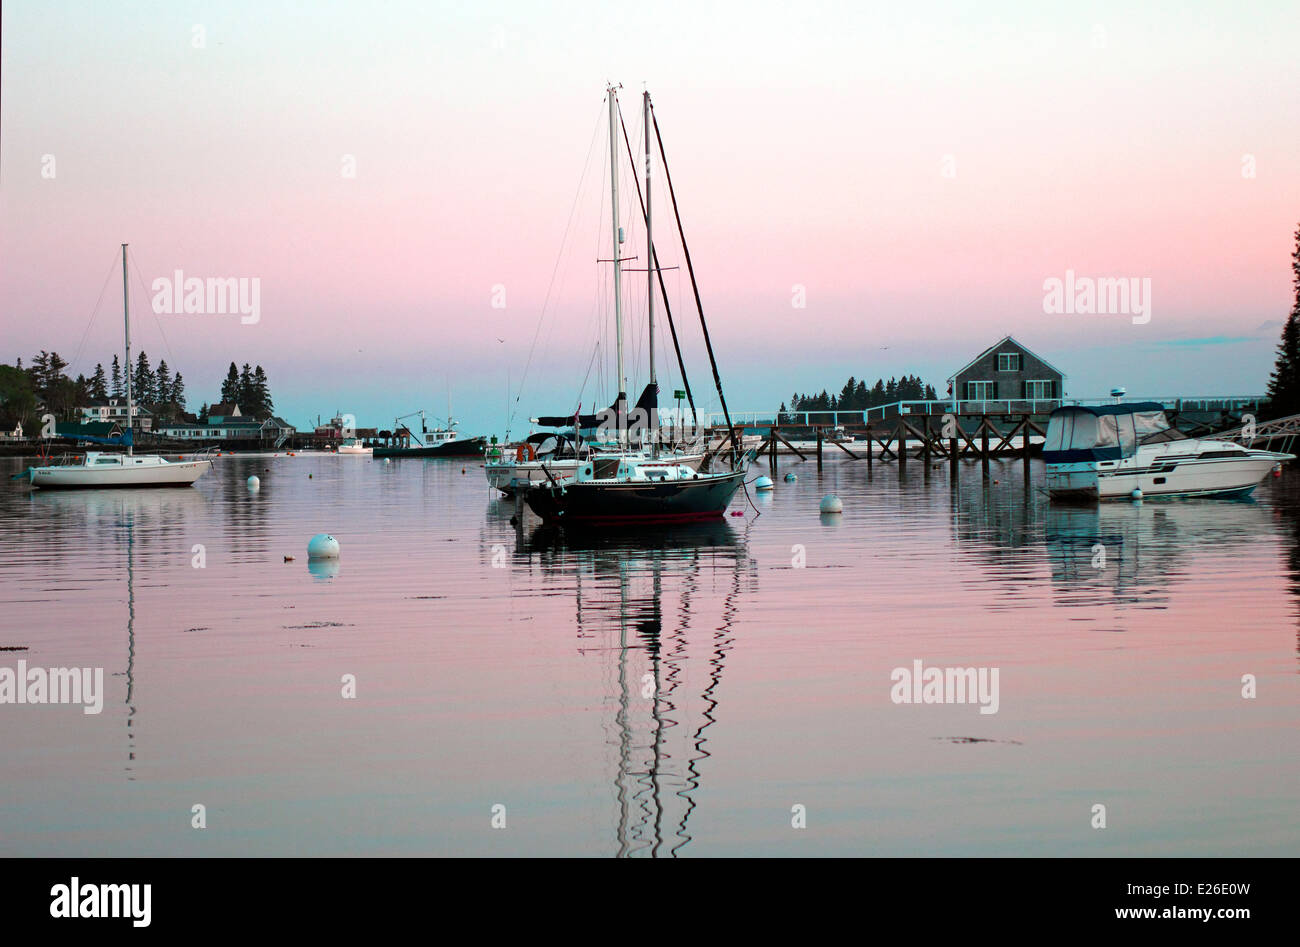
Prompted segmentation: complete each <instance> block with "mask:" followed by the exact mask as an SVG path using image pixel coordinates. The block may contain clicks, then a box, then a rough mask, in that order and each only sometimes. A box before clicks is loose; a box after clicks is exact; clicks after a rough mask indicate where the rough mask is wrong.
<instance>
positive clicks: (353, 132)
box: [0, 0, 1300, 434]
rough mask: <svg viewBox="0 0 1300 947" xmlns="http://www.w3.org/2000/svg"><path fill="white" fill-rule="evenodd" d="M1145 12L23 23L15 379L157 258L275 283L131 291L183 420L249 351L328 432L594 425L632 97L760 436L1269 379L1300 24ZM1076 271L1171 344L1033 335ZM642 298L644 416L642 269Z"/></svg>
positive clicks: (255, 14)
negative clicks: (1132, 300)
mask: <svg viewBox="0 0 1300 947" xmlns="http://www.w3.org/2000/svg"><path fill="white" fill-rule="evenodd" d="M1132 6H1133V4H1130V3H1126V2H1114V3H1109V2H1101V3H1088V4H1079V5H1074V6H1073V7H1072V8H1070V9H1063V8H1062V5H1059V4H1049V5H1043V4H1038V3H1029V2H1025V3H997V2H979V3H974V2H971V3H955V2H953V3H943V4H914V3H908V4H899V3H891V4H861V3H845V4H825V3H807V2H805V3H799V4H797V5H795V4H776V3H763V2H749V3H744V4H738V3H737V4H726V3H721V4H714V3H707V2H702V0H690V2H681V3H676V2H659V3H655V4H652V5H649V6H638V5H631V4H611V3H547V4H538V3H523V2H519V3H499V4H494V3H488V2H484V3H474V4H470V3H463V4H451V3H446V4H444V3H429V2H410V3H396V2H395V3H361V2H338V3H325V2H319V3H289V2H276V0H256V2H234V0H228V2H221V3H216V2H185V0H165V2H90V0H87V2H80V3H72V2H33V0H28V2H10V3H5V4H4V8H3V63H2V65H3V76H2V79H3V84H2V93H0V95H2V98H0V109H2V114H0V119H2V123H0V128H2V135H3V139H2V141H0V261H2V262H0V307H2V310H0V311H2V312H3V329H4V331H3V334H2V335H0V360H3V361H5V362H9V363H12V362H13V361H14V359H15V358H16V357H22V358H23V360H24V363H26V362H27V361H28V360H30V358H31V356H32V355H33V354H35V353H36V352H37V351H39V350H40V349H55V350H58V351H59V352H60V354H62V355H63V357H64V358H66V359H69V360H70V361H73V359H74V356H77V357H76V359H75V361H73V364H72V365H71V367H70V371H71V373H72V374H74V375H75V374H77V373H78V372H84V373H85V374H87V375H89V374H90V373H91V371H93V369H94V365H95V363H96V362H97V361H102V362H103V363H105V365H107V364H108V362H109V361H110V360H111V358H112V356H113V354H114V353H115V352H119V351H120V348H121V278H120V274H119V275H117V276H116V277H115V278H114V280H110V282H109V284H108V288H107V289H106V290H105V291H104V294H103V298H102V300H101V301H100V303H99V306H98V308H97V309H96V305H95V304H96V299H97V297H99V296H100V292H101V287H103V286H104V285H105V278H106V276H107V275H108V273H109V271H110V267H111V266H112V265H113V263H114V259H115V256H116V254H118V253H119V252H120V250H119V245H120V244H121V243H122V242H129V243H130V244H131V247H132V253H133V255H134V260H135V264H136V266H138V268H139V271H140V273H141V275H142V276H143V278H144V281H145V282H146V283H149V282H151V281H152V280H153V279H154V278H156V277H160V276H166V277H170V276H171V275H172V273H173V272H174V271H175V270H177V269H180V270H183V271H184V273H185V275H186V276H197V277H200V278H206V277H237V278H238V277H244V278H250V279H251V278H257V279H258V280H260V285H261V317H260V321H259V322H257V323H256V324H252V325H244V324H241V321H240V319H239V317H238V316H236V315H217V314H210V315H165V314H164V315H154V314H153V313H151V312H150V309H149V300H148V295H147V293H146V290H145V289H144V288H142V287H141V286H140V285H139V284H136V285H134V286H133V290H132V293H133V300H132V305H133V313H134V318H133V336H134V339H133V342H134V344H135V346H136V347H137V348H144V349H145V350H146V351H147V352H148V353H149V355H150V357H151V358H152V360H153V361H154V362H155V363H156V362H157V360H158V358H159V357H165V358H166V359H167V362H168V363H169V365H170V366H171V367H172V368H173V369H180V370H181V371H182V373H183V374H184V376H185V379H186V383H187V388H188V395H189V401H190V407H191V409H194V410H196V409H197V408H198V407H199V405H200V404H201V403H202V402H204V401H213V400H215V399H216V396H217V389H218V386H219V384H220V380H221V377H222V376H223V375H224V373H225V369H226V366H227V364H228V363H229V362H230V361H232V360H234V361H237V362H240V363H242V362H245V361H247V362H251V363H254V364H261V365H263V366H264V367H265V368H266V370H267V373H268V374H269V377H270V381H271V386H272V392H273V394H274V395H275V399H276V408H277V413H279V414H281V415H282V416H283V417H285V418H286V419H287V420H289V421H290V422H291V423H294V424H297V425H299V426H300V427H301V426H306V425H309V424H310V423H314V421H315V418H316V416H317V415H318V414H319V415H322V416H324V417H328V416H329V415H330V414H332V413H333V412H335V411H336V410H338V411H345V412H351V413H354V414H355V415H356V416H357V418H358V420H359V421H360V423H361V424H362V425H365V426H379V427H386V426H389V425H390V424H391V422H392V419H393V417H394V416H395V415H398V414H405V413H407V412H410V411H414V410H416V409H418V408H427V409H429V411H430V412H431V413H432V414H433V415H437V416H441V415H443V414H444V413H445V411H446V402H447V398H448V393H450V396H451V398H452V401H453V408H454V410H455V413H456V415H457V416H458V417H460V418H462V425H463V427H464V428H465V429H466V430H467V431H472V432H474V433H480V432H482V433H498V434H500V433H503V432H504V429H505V418H506V410H507V401H508V392H512V393H513V394H519V393H520V381H521V379H523V378H525V372H527V374H526V384H525V385H524V386H523V388H522V400H521V402H520V412H519V413H520V415H521V416H522V417H523V418H525V419H526V418H527V416H528V415H529V414H533V415H535V414H539V413H551V412H556V413H560V412H564V411H567V410H570V409H572V408H573V407H574V405H575V404H576V402H577V401H578V400H581V401H582V402H583V405H584V408H586V409H590V408H591V407H592V406H593V405H594V403H595V402H597V401H601V400H605V401H606V403H607V401H608V397H609V390H610V386H611V384H612V375H613V371H612V351H610V350H609V348H608V346H607V347H606V348H605V349H603V350H602V351H601V353H600V354H599V355H597V356H596V357H594V358H593V355H594V354H595V353H594V346H595V345H596V343H597V340H598V339H599V338H602V337H612V336H610V332H611V331H612V330H610V329H609V322H610V312H609V305H608V297H609V289H608V284H609V282H610V268H609V265H608V264H599V263H597V262H596V261H597V258H608V257H609V255H610V249H611V248H610V241H609V218H608V214H609V210H608V201H609V186H608V180H607V177H606V175H607V168H606V163H607V161H608V145H607V143H606V140H605V138H604V134H605V127H604V124H603V119H604V111H603V109H604V104H603V101H604V100H603V97H604V90H605V86H606V83H607V82H609V81H614V82H621V83H622V84H623V90H622V93H621V98H622V105H623V112H624V116H625V119H626V121H627V124H628V130H629V133H630V134H631V135H632V138H633V143H634V145H635V144H636V143H637V142H638V141H639V138H640V115H641V112H640V94H641V91H642V89H643V88H648V89H649V90H650V92H651V94H652V96H653V98H654V102H655V106H656V111H657V114H658V117H659V122H660V125H661V128H662V130H663V134H664V138H665V145H666V147H667V150H668V158H669V161H670V162H671V170H672V173H673V180H674V184H675V185H676V187H677V190H678V199H679V201H680V205H681V211H682V215H683V221H684V225H685V228H686V234H687V238H688V239H689V241H690V247H691V253H692V257H693V262H694V265H695V270H696V274H697V276H698V278H699V283H700V291H701V294H702V298H703V303H704V306H705V311H706V315H707V316H708V318H709V327H710V331H711V333H712V336H713V343H714V347H715V349H716V351H717V354H718V358H719V367H720V369H721V372H722V377H723V381H724V383H725V384H726V386H727V398H728V402H729V403H730V405H731V406H732V408H733V410H737V411H742V410H743V411H757V410H771V409H772V408H774V407H775V406H776V405H777V404H778V403H779V402H780V401H782V400H784V399H788V397H789V395H790V393H791V392H792V391H795V390H799V391H807V390H820V389H821V388H823V387H826V388H832V389H837V388H838V387H839V385H840V384H841V383H842V382H843V380H844V379H845V378H846V377H847V376H848V375H850V374H853V375H855V376H858V377H860V378H866V379H867V380H868V382H871V381H874V380H875V378H876V377H878V376H880V375H884V376H886V377H888V376H889V375H891V374H903V373H915V374H919V375H921V376H922V378H923V379H924V380H925V381H927V382H930V383H932V384H934V385H935V387H936V388H938V389H939V390H940V391H942V389H943V387H944V384H945V380H946V378H947V377H948V376H949V375H950V374H951V373H952V372H953V370H955V369H957V368H959V367H960V366H961V365H963V364H964V363H965V362H967V361H968V360H969V359H970V358H971V357H972V356H974V355H975V354H976V353H978V352H979V351H980V350H981V349H983V348H985V347H986V346H988V345H989V344H991V343H993V342H995V341H997V340H998V339H999V338H1000V337H1001V336H1003V335H1006V334H1013V335H1015V336H1016V338H1018V339H1019V340H1020V341H1022V342H1023V343H1025V344H1026V345H1028V346H1029V347H1030V348H1031V349H1033V350H1034V351H1036V352H1037V353H1038V354H1040V355H1042V356H1043V357H1044V358H1046V359H1047V360H1048V361H1050V362H1052V363H1053V364H1055V365H1056V366H1057V367H1059V368H1060V369H1061V370H1063V371H1064V372H1065V373H1066V374H1067V376H1068V379H1067V384H1066V390H1067V395H1069V396H1073V397H1092V396H1099V395H1104V394H1105V392H1106V391H1107V390H1108V389H1109V388H1110V387H1111V386H1112V385H1116V384H1122V385H1125V386H1127V388H1128V389H1129V391H1130V392H1132V393H1135V394H1151V395H1166V394H1169V395H1174V394H1178V395H1196V394H1251V393H1259V392H1262V391H1263V389H1264V386H1265V384H1266V380H1267V375H1268V372H1269V370H1270V368H1271V366H1272V354H1273V348H1274V345H1275V344H1276V341H1277V337H1278V332H1279V330H1280V327H1281V322H1282V320H1283V319H1284V318H1285V316H1286V314H1287V312H1288V310H1289V308H1290V306H1291V301H1292V288H1291V269H1290V254H1291V251H1292V248H1293V245H1294V236H1293V234H1294V232H1295V230H1296V228H1297V226H1300V94H1298V91H1297V90H1300V57H1298V56H1297V52H1296V51H1297V49H1300V4H1296V3H1295V2H1294V0H1280V2H1276V3H1234V4H1227V3H1190V2H1176V3H1175V2H1170V3H1144V4H1141V5H1140V7H1141V9H1140V10H1133V9H1130V8H1131V7H1132ZM46 156H53V169H54V174H53V176H52V177H51V176H49V174H48V169H49V168H50V166H51V165H50V161H49V159H48V158H47V157H46ZM347 156H351V157H352V158H353V159H354V160H355V169H356V173H355V177H349V176H347V175H346V174H345V173H344V170H345V168H346V167H348V166H349V165H348V160H349V159H348V157H347ZM622 168H623V177H624V182H623V186H624V190H623V194H622V195H621V196H622V198H623V199H622V201H621V204H622V215H623V219H624V225H625V226H626V227H627V228H628V231H629V241H628V244H627V245H625V253H629V252H630V253H631V254H637V253H642V254H643V251H642V249H641V248H642V247H643V245H644V236H643V233H642V227H641V225H640V223H639V222H637V225H636V226H635V227H633V225H632V224H633V222H632V219H631V217H632V214H631V206H632V205H633V204H634V203H635V194H634V192H633V191H632V189H631V177H630V175H631V173H632V172H631V171H630V169H629V167H628V165H627V162H626V159H625V158H624V160H623V162H622ZM584 170H585V173H584ZM659 170H660V169H659V168H658V167H657V166H656V173H658V172H659ZM43 171H45V172H46V173H44V174H43ZM659 183H662V178H661V177H660V179H659ZM654 206H655V210H656V215H655V221H656V234H657V238H656V242H657V243H658V245H659V247H660V253H661V258H662V260H661V262H663V264H664V265H665V266H679V265H683V261H682V257H681V252H680V250H679V249H678V248H677V247H676V246H675V245H670V244H669V243H668V241H669V239H670V238H671V236H672V234H671V233H670V232H669V231H668V229H667V227H668V224H669V222H670V208H669V205H668V202H667V194H666V192H665V191H663V190H656V192H655V205H654ZM661 225H662V227H663V228H664V229H662V230H660V229H659V227H660V226H661ZM629 248H630V251H629ZM644 265H645V264H644V255H642V256H641V257H640V259H639V261H638V262H634V263H629V264H628V266H631V267H636V266H641V267H644ZM1067 270H1073V271H1074V273H1075V274H1077V275H1079V276H1089V277H1124V278H1149V279H1150V280H1151V285H1152V310H1151V319H1150V321H1149V322H1148V323H1146V324H1144V325H1135V324H1133V322H1132V319H1131V318H1130V317H1129V316H1127V315H1081V314H1069V315H1067V314H1059V315H1058V314H1047V313H1045V312H1044V311H1043V298H1044V289H1043V284H1044V281H1045V280H1048V279H1050V278H1053V277H1056V278H1064V276H1065V273H1066V271H1067ZM553 274H554V281H553V282H552V277H553ZM667 280H668V284H669V291H670V296H671V298H672V301H673V307H674V312H675V314H678V315H680V317H681V318H680V321H679V327H680V329H681V331H682V336H683V344H684V346H685V347H686V349H687V357H688V362H689V364H688V368H689V369H690V371H691V379H692V384H693V386H694V387H695V389H696V391H697V393H698V394H699V395H701V396H704V395H707V394H708V392H709V390H710V389H711V387H712V386H711V381H710V378H709V375H708V371H707V362H706V360H705V358H704V353H703V347H702V343H701V341H700V333H699V327H698V322H697V321H696V318H695V315H694V309H693V303H692V296H691V292H690V285H689V282H688V281H687V278H686V274H685V270H684V268H683V269H679V270H671V271H668V274H667ZM133 282H134V280H133ZM548 287H550V299H549V302H548V303H547V305H546V309H545V312H543V302H544V300H546V298H547V293H548ZM796 287H802V288H803V293H804V294H805V295H806V308H797V307H796V306H795V305H794V302H795V301H796V295H797V294H798V290H797V289H796ZM625 290H626V298H627V317H628V324H629V330H628V331H629V338H630V341H629V346H628V348H629V356H628V361H629V374H631V375H632V377H633V380H632V387H633V388H634V389H635V388H636V387H637V386H638V381H642V382H643V381H644V377H645V365H644V362H645V343H644V335H645V319H644V313H645V273H644V272H641V273H629V274H628V275H627V276H626V278H625ZM502 294H504V302H505V305H504V308H496V307H494V306H493V301H494V297H495V298H496V300H497V301H498V302H500V301H501V296H502ZM92 311H93V312H94V313H95V318H94V320H93V322H91V321H90V318H91V314H92ZM88 323H89V330H88V331H87V325H88ZM83 335H84V337H85V338H84V343H83V342H82V339H83ZM664 336H666V332H665V333H663V335H662V336H661V341H662V340H663V337H664ZM535 339H536V340H537V341H536V345H535V346H534V340H535ZM502 340H503V341H502ZM78 352H79V353H80V354H79V355H78V354H77V353H78ZM530 352H531V353H532V354H531V361H530ZM660 358H661V365H662V358H663V353H662V350H661V354H660ZM589 366H591V369H590V371H591V374H590V376H589V377H588V369H589ZM584 377H586V378H587V382H586V387H585V388H583V380H584ZM598 377H599V379H600V380H598ZM661 383H662V384H663V387H664V388H665V389H669V391H668V393H669V394H670V393H671V390H670V389H671V388H672V387H676V385H677V382H676V371H675V369H674V370H673V371H672V372H671V374H669V375H666V376H664V377H663V378H662V379H661ZM715 400H716V399H714V398H711V397H700V401H701V403H702V406H704V407H709V406H711V404H712V403H713V402H715ZM526 426H527V422H526V420H525V421H523V423H522V425H521V423H520V422H519V421H516V423H515V425H514V433H516V434H519V433H523V431H522V430H521V428H526Z"/></svg>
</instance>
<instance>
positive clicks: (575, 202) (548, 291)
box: [506, 104, 604, 434]
mask: <svg viewBox="0 0 1300 947" xmlns="http://www.w3.org/2000/svg"><path fill="white" fill-rule="evenodd" d="M601 110H602V111H603V110H604V105H603V104H602V106H601ZM600 118H601V116H600V113H599V112H598V113H597V114H596V123H595V125H594V126H593V127H592V130H591V143H590V144H588V145H587V158H586V160H585V161H583V163H582V174H581V176H580V177H579V178H578V188H577V190H576V191H575V192H574V195H573V203H572V204H571V205H570V206H569V219H568V220H567V221H566V222H565V224H564V235H563V237H561V239H560V251H559V253H557V254H556V257H555V266H554V267H552V268H551V281H550V284H549V285H548V286H547V287H546V296H545V297H544V298H543V300H542V311H541V313H540V314H539V315H538V317H537V328H536V329H535V330H534V331H533V342H532V345H531V346H529V349H528V359H527V361H525V362H524V374H523V377H522V378H521V379H520V380H519V394H518V395H517V396H516V397H515V407H514V409H512V410H511V412H510V417H508V418H506V432H507V434H508V433H509V431H510V426H511V425H512V424H513V423H514V419H515V415H516V414H518V411H519V407H518V406H519V399H520V398H521V397H523V391H524V384H525V383H526V382H527V381H528V371H529V369H530V368H531V367H532V364H533V353H534V350H535V349H536V348H537V339H538V336H540V335H541V332H542V322H543V321H544V320H545V318H546V307H547V305H548V304H549V303H550V300H551V289H552V287H554V285H555V274H556V272H557V271H558V270H559V268H560V260H562V259H563V258H564V247H565V245H566V244H567V243H568V239H569V229H570V227H572V225H573V215H574V212H575V210H576V209H577V206H578V198H579V196H581V194H582V185H583V182H585V181H586V180H587V170H588V168H590V167H591V153H592V150H593V149H594V148H595V147H596V136H597V133H598V132H599V131H600Z"/></svg>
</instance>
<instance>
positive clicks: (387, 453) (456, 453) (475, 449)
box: [374, 437, 487, 457]
mask: <svg viewBox="0 0 1300 947" xmlns="http://www.w3.org/2000/svg"><path fill="white" fill-rule="evenodd" d="M486 445H487V438H485V437H474V438H469V439H467V440H463V441H452V442H450V443H447V444H436V445H433V446H424V447H376V448H375V453H374V456H376V457H478V456H480V455H481V454H482V453H483V449H484V447H485V446H486Z"/></svg>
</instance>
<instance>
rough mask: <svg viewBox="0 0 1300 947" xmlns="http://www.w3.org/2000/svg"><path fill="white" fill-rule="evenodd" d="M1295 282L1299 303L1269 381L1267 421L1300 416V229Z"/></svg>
mask: <svg viewBox="0 0 1300 947" xmlns="http://www.w3.org/2000/svg"><path fill="white" fill-rule="evenodd" d="M1291 282H1292V284H1293V285H1294V287H1295V301H1294V302H1293V303H1292V305H1291V312H1290V314H1289V315H1288V316H1287V319H1286V322H1285V323H1284V324H1283V326H1282V339H1281V341H1280V342H1279V343H1278V346H1277V361H1276V363H1275V364H1274V366H1273V373H1272V375H1270V376H1269V379H1268V404H1267V405H1266V406H1265V409H1264V411H1263V412H1262V413H1263V414H1264V416H1265V417H1267V418H1284V417H1288V416H1290V415H1292V414H1300V227H1297V228H1296V232H1295V249H1294V250H1293V251H1292V252H1291Z"/></svg>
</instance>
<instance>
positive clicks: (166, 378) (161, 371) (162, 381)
mask: <svg viewBox="0 0 1300 947" xmlns="http://www.w3.org/2000/svg"><path fill="white" fill-rule="evenodd" d="M154 394H155V396H156V397H155V400H156V401H157V402H158V403H159V404H163V405H168V404H171V403H172V373H171V369H169V368H168V367H167V359H165V358H164V359H160V360H159V362H158V372H157V374H156V375H155V381H154Z"/></svg>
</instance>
